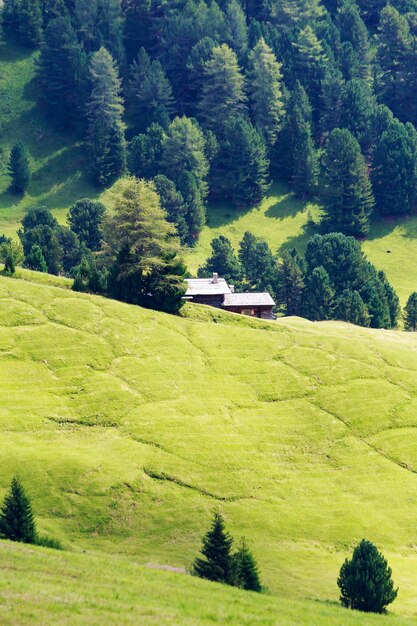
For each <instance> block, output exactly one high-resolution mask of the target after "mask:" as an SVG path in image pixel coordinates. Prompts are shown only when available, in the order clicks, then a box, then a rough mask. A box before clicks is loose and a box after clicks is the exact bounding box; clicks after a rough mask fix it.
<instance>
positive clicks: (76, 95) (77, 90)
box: [38, 17, 86, 127]
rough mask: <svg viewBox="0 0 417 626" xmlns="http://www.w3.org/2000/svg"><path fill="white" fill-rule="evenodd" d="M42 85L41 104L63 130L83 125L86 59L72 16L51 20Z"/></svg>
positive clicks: (41, 58)
mask: <svg viewBox="0 0 417 626" xmlns="http://www.w3.org/2000/svg"><path fill="white" fill-rule="evenodd" d="M38 82H39V99H40V102H41V104H42V106H43V107H44V108H45V109H46V111H47V113H48V115H50V116H51V118H52V119H53V120H55V121H56V123H57V124H58V125H59V126H60V127H67V126H68V125H69V126H71V127H75V126H83V123H84V115H85V111H84V108H85V95H84V92H85V89H86V57H85V53H84V51H83V49H82V47H81V46H80V44H79V43H78V41H77V36H76V34H75V32H74V29H73V28H72V25H71V21H70V19H69V18H68V17H60V18H57V19H54V20H51V21H50V22H49V24H48V26H47V28H46V30H45V35H44V39H43V42H42V46H41V52H40V56H39V61H38ZM80 116H81V118H82V121H81V122H80Z"/></svg>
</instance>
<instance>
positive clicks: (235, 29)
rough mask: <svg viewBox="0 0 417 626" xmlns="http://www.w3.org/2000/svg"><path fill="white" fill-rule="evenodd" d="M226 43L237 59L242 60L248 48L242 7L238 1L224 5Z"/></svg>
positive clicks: (232, 0) (230, 0) (233, 0)
mask: <svg viewBox="0 0 417 626" xmlns="http://www.w3.org/2000/svg"><path fill="white" fill-rule="evenodd" d="M225 14H226V22H227V26H228V31H229V33H228V35H229V36H228V43H229V44H230V47H231V48H232V50H234V51H235V52H236V54H237V56H238V58H239V59H243V57H244V54H245V53H246V51H247V48H248V30H247V26H246V17H245V14H244V12H243V9H242V5H241V4H240V2H238V0H229V1H228V3H227V5H226V11H225Z"/></svg>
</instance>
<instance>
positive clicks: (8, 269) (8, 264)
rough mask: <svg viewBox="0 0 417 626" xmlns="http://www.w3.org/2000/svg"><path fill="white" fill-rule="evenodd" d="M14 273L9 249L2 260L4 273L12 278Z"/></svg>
mask: <svg viewBox="0 0 417 626" xmlns="http://www.w3.org/2000/svg"><path fill="white" fill-rule="evenodd" d="M15 271H16V266H15V261H14V257H13V253H12V251H11V249H10V248H9V250H8V251H7V252H6V255H5V259H4V273H5V274H7V275H9V276H12V275H13V274H14V273H15Z"/></svg>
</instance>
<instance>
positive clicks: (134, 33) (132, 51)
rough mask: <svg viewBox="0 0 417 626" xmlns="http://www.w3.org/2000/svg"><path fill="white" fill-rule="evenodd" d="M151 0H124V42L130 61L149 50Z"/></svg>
mask: <svg viewBox="0 0 417 626" xmlns="http://www.w3.org/2000/svg"><path fill="white" fill-rule="evenodd" d="M150 12H151V0H124V2H123V17H124V30H123V36H124V42H125V48H126V54H127V58H128V61H129V62H130V61H132V60H133V59H135V58H136V56H137V55H138V53H139V50H140V49H141V48H142V47H143V48H147V47H148V45H149V37H150Z"/></svg>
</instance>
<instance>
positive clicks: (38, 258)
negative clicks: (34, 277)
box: [25, 244, 48, 273]
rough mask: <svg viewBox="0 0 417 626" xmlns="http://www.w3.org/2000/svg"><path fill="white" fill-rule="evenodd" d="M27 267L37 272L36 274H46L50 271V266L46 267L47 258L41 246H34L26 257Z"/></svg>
mask: <svg viewBox="0 0 417 626" xmlns="http://www.w3.org/2000/svg"><path fill="white" fill-rule="evenodd" d="M25 265H26V267H27V268H29V269H30V270H35V271H36V272H44V273H46V272H47V271H48V266H47V265H46V261H45V257H44V256H43V253H42V248H41V247H40V246H38V245H37V244H33V246H32V247H31V248H30V250H29V253H28V254H27V255H26V257H25Z"/></svg>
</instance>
